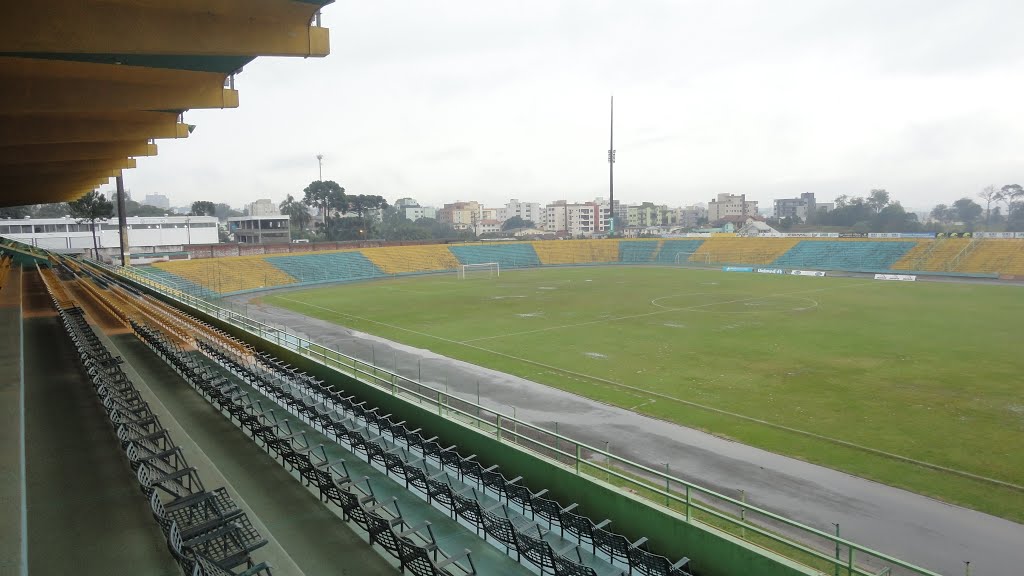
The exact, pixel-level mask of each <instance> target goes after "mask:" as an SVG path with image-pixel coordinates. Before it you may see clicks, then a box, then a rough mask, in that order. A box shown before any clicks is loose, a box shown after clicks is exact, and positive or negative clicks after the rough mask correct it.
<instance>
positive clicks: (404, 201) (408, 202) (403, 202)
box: [394, 198, 420, 210]
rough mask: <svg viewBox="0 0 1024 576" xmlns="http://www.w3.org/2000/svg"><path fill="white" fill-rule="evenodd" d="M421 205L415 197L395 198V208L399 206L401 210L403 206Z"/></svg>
mask: <svg viewBox="0 0 1024 576" xmlns="http://www.w3.org/2000/svg"><path fill="white" fill-rule="evenodd" d="M419 205H420V203H419V202H417V201H416V199H415V198H399V199H398V200H395V204H394V206H395V208H398V209H399V210H402V209H403V208H413V207H416V206H419Z"/></svg>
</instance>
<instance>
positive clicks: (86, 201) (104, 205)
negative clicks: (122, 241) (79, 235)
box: [68, 190, 114, 259]
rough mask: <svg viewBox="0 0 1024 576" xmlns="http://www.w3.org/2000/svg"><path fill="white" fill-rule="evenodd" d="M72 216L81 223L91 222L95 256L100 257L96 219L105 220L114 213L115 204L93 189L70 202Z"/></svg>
mask: <svg viewBox="0 0 1024 576" xmlns="http://www.w3.org/2000/svg"><path fill="white" fill-rule="evenodd" d="M68 208H69V209H70V211H71V217H72V218H74V219H76V220H77V221H78V223H79V224H82V223H84V222H88V223H89V227H90V229H91V230H92V247H93V256H94V257H96V259H99V257H100V255H99V252H100V246H99V242H98V241H97V240H96V221H97V220H105V219H107V218H110V217H111V216H113V215H114V205H113V204H112V203H111V202H110V200H107V199H106V198H105V197H104V196H103V195H102V194H100V193H99V192H97V191H96V190H92V191H91V192H89V193H88V194H86V195H85V196H82V197H81V198H79V199H78V200H75V201H74V202H68Z"/></svg>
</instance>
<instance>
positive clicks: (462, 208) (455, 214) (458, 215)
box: [437, 200, 482, 230]
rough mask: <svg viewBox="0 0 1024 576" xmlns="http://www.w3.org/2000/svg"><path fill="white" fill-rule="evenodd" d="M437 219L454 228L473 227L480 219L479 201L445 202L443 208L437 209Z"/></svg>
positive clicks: (464, 228) (465, 228)
mask: <svg viewBox="0 0 1024 576" xmlns="http://www.w3.org/2000/svg"><path fill="white" fill-rule="evenodd" d="M437 220H438V221H439V222H443V223H445V224H448V225H449V226H451V227H452V228H454V229H456V230H467V229H469V228H474V227H475V224H476V222H477V221H478V220H482V218H481V217H480V203H479V202H476V201H475V200H474V201H469V202H452V203H451V204H445V205H444V207H443V208H441V209H440V210H438V211H437Z"/></svg>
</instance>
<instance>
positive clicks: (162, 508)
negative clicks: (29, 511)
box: [54, 299, 271, 576]
mask: <svg viewBox="0 0 1024 576" xmlns="http://www.w3.org/2000/svg"><path fill="white" fill-rule="evenodd" d="M54 302H55V304H56V303H57V301H56V299H54ZM57 310H58V312H59V314H60V317H61V319H62V321H63V323H64V326H65V329H66V331H67V333H68V335H69V336H70V338H71V340H72V342H73V343H74V345H75V347H76V349H77V350H78V354H79V357H80V359H81V361H82V365H83V368H84V370H85V372H86V374H87V375H88V376H89V378H90V380H91V381H92V384H93V387H94V391H95V393H96V395H97V398H98V399H99V401H100V402H101V404H102V405H103V408H104V409H105V411H106V413H107V416H108V418H109V420H110V423H111V426H112V428H113V429H114V430H116V433H117V437H118V439H119V440H120V442H121V447H122V449H123V450H124V453H125V455H126V457H127V459H128V462H129V464H130V466H131V467H132V469H133V470H134V471H135V473H136V477H137V479H138V481H139V487H140V490H141V491H142V492H143V494H144V495H145V496H146V498H147V499H148V502H149V505H150V507H151V508H152V510H153V515H154V517H155V519H156V520H157V521H158V523H159V525H160V527H161V529H162V530H163V532H164V535H165V537H166V538H167V544H168V549H169V550H170V552H171V554H172V555H173V556H174V558H175V560H176V561H177V562H178V563H179V564H180V565H181V567H182V569H183V570H184V571H185V574H188V575H189V576H241V575H244V576H257V575H260V576H270V574H271V570H270V567H269V566H268V565H267V564H265V563H259V564H257V563H255V562H254V560H253V559H252V557H251V555H250V552H252V551H253V550H255V549H257V548H259V547H260V546H263V545H264V544H266V540H263V539H262V538H260V536H259V534H258V533H257V532H256V530H255V529H254V528H253V527H252V524H251V523H250V522H249V519H248V518H247V517H246V515H245V514H244V513H243V512H242V511H241V510H239V509H238V506H237V505H235V503H234V501H233V500H232V499H231V497H230V496H229V495H228V494H227V492H226V491H225V490H224V489H223V488H219V489H217V490H213V491H208V490H207V489H206V488H205V487H204V486H203V483H202V480H201V479H200V477H199V474H198V473H197V472H196V469H195V468H193V467H192V466H190V465H189V464H188V462H187V461H186V459H185V456H184V454H183V453H182V451H181V448H180V447H179V446H178V445H176V444H175V443H174V442H173V440H172V439H171V437H170V435H169V433H168V432H167V430H166V429H165V428H164V427H163V426H162V425H161V423H160V420H159V418H158V417H157V415H156V414H154V413H153V411H152V410H151V409H150V406H149V404H148V403H147V402H146V401H145V400H144V399H143V397H142V395H141V393H140V392H139V391H138V389H136V388H135V386H134V385H133V384H132V382H131V381H130V380H129V379H128V377H127V376H126V375H125V373H124V371H123V370H121V367H120V364H121V359H120V358H119V357H114V356H112V355H111V354H110V352H109V350H108V349H107V348H106V346H104V345H103V343H102V341H100V339H99V337H98V336H97V335H96V333H95V332H94V331H93V329H92V328H91V327H90V326H89V324H88V322H87V321H86V319H85V316H84V313H83V311H82V309H81V308H78V307H76V306H71V307H67V306H65V307H61V306H60V305H59V304H57Z"/></svg>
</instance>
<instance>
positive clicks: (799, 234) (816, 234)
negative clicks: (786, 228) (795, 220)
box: [782, 232, 839, 238]
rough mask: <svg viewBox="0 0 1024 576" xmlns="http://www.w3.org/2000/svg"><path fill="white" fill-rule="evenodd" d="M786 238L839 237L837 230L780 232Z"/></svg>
mask: <svg viewBox="0 0 1024 576" xmlns="http://www.w3.org/2000/svg"><path fill="white" fill-rule="evenodd" d="M782 236H784V237H786V238H839V233H838V232H789V233H787V234H782Z"/></svg>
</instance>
